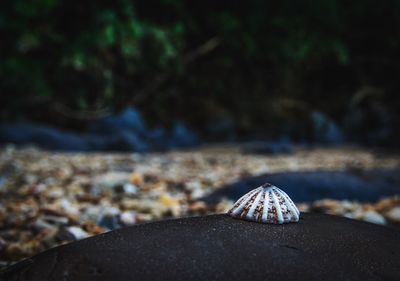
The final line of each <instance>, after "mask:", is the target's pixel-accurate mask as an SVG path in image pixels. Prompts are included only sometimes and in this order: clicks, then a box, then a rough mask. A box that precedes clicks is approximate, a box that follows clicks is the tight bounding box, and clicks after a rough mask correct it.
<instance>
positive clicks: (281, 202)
mask: <svg viewBox="0 0 400 281" xmlns="http://www.w3.org/2000/svg"><path fill="white" fill-rule="evenodd" d="M228 214H229V215H230V216H232V217H234V218H238V219H243V220H248V221H255V222H260V223H272V224H283V223H289V222H298V221H299V217H300V212H299V210H298V209H297V207H296V205H295V204H294V203H293V201H292V199H290V198H289V196H288V195H287V194H286V193H285V192H284V191H282V190H281V189H279V188H277V187H276V186H274V185H272V184H269V183H265V184H264V185H262V186H260V187H258V188H256V189H253V190H252V191H250V192H248V193H246V194H245V195H243V196H242V197H241V198H240V199H239V200H238V201H236V203H235V204H234V205H233V207H232V209H230V210H229V211H228Z"/></svg>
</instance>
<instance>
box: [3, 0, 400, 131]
mask: <svg viewBox="0 0 400 281" xmlns="http://www.w3.org/2000/svg"><path fill="white" fill-rule="evenodd" d="M0 5H1V9H0V34H1V38H2V40H1V43H0V55H1V60H0V79H1V81H0V91H1V97H0V102H1V107H2V111H1V112H2V113H1V118H2V120H10V119H15V118H18V117H21V116H22V117H28V118H33V119H47V120H49V116H53V115H52V114H54V111H56V112H58V113H61V115H66V116H70V117H73V119H72V120H74V119H82V118H95V117H98V116H99V115H102V114H107V113H109V112H115V111H118V110H120V109H121V108H123V107H125V106H126V105H128V104H133V105H135V106H137V107H138V108H139V109H140V110H141V111H142V112H143V113H144V114H145V116H146V117H147V119H148V120H150V121H153V122H158V121H159V120H162V121H163V122H164V123H165V124H166V125H168V124H171V122H173V121H174V120H175V119H177V118H179V119H184V120H185V121H187V122H188V123H190V124H191V125H193V126H196V127H198V128H200V129H204V130H205V129H206V128H208V127H209V126H210V124H213V123H215V124H217V123H218V124H222V123H224V122H225V123H224V124H228V123H229V124H233V125H232V126H235V130H236V131H237V132H239V133H249V132H253V131H256V130H258V129H259V128H265V129H268V131H269V132H270V133H271V134H275V133H276V132H294V131H296V130H295V129H293V128H303V127H304V128H306V127H307V126H308V125H307V122H310V121H309V120H310V114H309V113H310V112H312V111H320V112H324V113H325V114H326V115H328V116H330V117H331V118H333V119H334V120H336V121H337V122H339V124H340V125H342V126H343V127H344V125H345V124H342V123H344V122H346V120H347V119H346V118H344V116H345V115H346V114H347V113H348V111H349V110H352V109H351V106H349V104H350V103H351V101H352V100H353V99H354V95H356V93H357V92H358V91H359V90H360V89H363V88H365V87H374V88H378V89H380V91H381V92H382V95H381V96H380V97H379V104H380V105H381V106H382V108H383V110H386V111H388V112H390V114H389V115H388V116H391V117H390V118H389V119H391V120H392V121H393V122H392V124H395V123H396V122H395V120H396V119H397V117H398V113H397V112H398V108H399V101H400V99H399V98H398V97H397V92H398V91H399V90H400V82H399V80H398V74H399V65H400V63H399V60H400V52H398V49H399V45H400V36H399V35H400V34H399V33H400V20H399V18H398V16H397V15H398V13H399V12H400V2H399V1H396V0H389V1H381V2H376V1H372V0H365V1H352V2H348V1H343V0H326V1H319V2H318V1H317V2H316V1H310V0H303V1H281V2H279V3H277V2H271V1H262V0H253V1H248V2H246V3H244V2H242V1H227V0H222V1H206V2H204V1H201V2H199V1H190V2H189V1H183V0H174V1H172V0H162V1H153V0H149V1H128V0H115V1H112V2H110V1H84V2H82V1H59V0H33V1H32V0H15V1H4V2H3V3H2V4H0ZM33 109H34V110H33ZM52 112H53V113H52ZM51 120H52V122H56V121H55V120H57V118H51ZM224 120H225V121H224ZM232 120H233V122H232ZM72 122H75V123H76V121H72ZM221 122H222V123H221ZM392 131H393V130H392ZM302 134H303V133H301V132H299V134H297V133H294V136H297V137H298V138H303V137H304V136H303V135H302ZM389 135H390V134H389Z"/></svg>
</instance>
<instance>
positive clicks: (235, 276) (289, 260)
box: [0, 213, 400, 281]
mask: <svg viewBox="0 0 400 281" xmlns="http://www.w3.org/2000/svg"><path fill="white" fill-rule="evenodd" d="M0 280H10V281H13V280H26V281H34V280H40V281H47V280H63V281H69V280H97V281H103V280H112V281H119V280H174V281H177V280H324V281H328V280H400V233H399V232H398V231H397V230H395V229H391V228H387V227H383V226H377V225H373V224H369V223H365V222H359V221H355V220H350V219H346V218H341V217H335V216H330V215H320V214H307V213H306V214H302V215H301V219H300V221H299V223H293V224H287V225H265V224H259V223H253V222H248V221H243V220H237V219H234V218H231V217H229V216H227V215H213V216H205V217H194V218H186V219H178V220H169V221H161V222H155V223H149V224H143V225H138V226H133V227H127V228H123V229H120V230H116V231H112V232H109V233H106V234H102V235H98V236H95V237H92V238H88V239H85V240H81V241H78V242H74V243H71V244H68V245H65V246H61V247H57V248H53V249H51V250H49V251H46V252H44V253H42V254H39V255H37V256H35V257H33V258H31V259H27V260H25V261H23V262H20V263H17V264H16V265H14V266H12V267H10V268H8V269H7V270H6V271H5V272H3V273H2V275H0Z"/></svg>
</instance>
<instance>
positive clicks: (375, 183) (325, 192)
mask: <svg viewBox="0 0 400 281" xmlns="http://www.w3.org/2000/svg"><path fill="white" fill-rule="evenodd" d="M266 182H269V183H271V184H273V185H275V186H277V187H279V188H282V189H283V190H284V191H285V192H286V193H287V194H289V196H290V198H292V199H293V200H294V201H295V202H311V201H315V200H319V199H323V198H332V199H338V200H344V199H348V200H359V201H364V202H365V201H376V200H378V199H379V198H380V197H383V196H390V195H395V194H399V192H400V173H399V170H397V169H396V170H369V171H358V172H352V171H312V172H285V173H276V174H267V175H261V176H256V177H248V178H243V179H241V180H240V181H238V182H235V183H233V184H230V185H227V186H225V187H222V188H220V189H218V190H217V191H215V192H214V193H212V194H210V195H208V196H207V197H206V198H203V199H204V200H205V201H207V202H216V201H219V200H220V199H221V198H223V197H226V198H230V199H233V200H237V199H238V198H239V197H240V196H242V195H243V194H245V193H246V192H249V191H250V190H252V189H254V188H256V187H258V186H261V185H262V184H264V183H266Z"/></svg>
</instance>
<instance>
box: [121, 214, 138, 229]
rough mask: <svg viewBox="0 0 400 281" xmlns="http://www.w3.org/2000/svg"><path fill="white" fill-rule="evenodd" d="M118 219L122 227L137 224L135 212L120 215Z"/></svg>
mask: <svg viewBox="0 0 400 281" xmlns="http://www.w3.org/2000/svg"><path fill="white" fill-rule="evenodd" d="M119 218H120V220H121V223H122V224H123V225H124V226H131V225H134V224H135V223H136V222H137V215H136V212H135V211H125V212H123V213H121V215H120V217H119Z"/></svg>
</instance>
